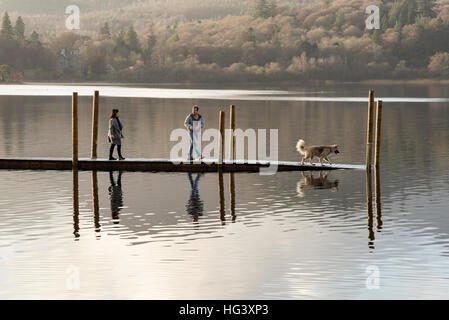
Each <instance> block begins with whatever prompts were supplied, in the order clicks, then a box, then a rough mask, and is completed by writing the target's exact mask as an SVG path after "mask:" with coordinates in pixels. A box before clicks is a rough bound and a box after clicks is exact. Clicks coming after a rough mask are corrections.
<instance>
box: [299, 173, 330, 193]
mask: <svg viewBox="0 0 449 320" xmlns="http://www.w3.org/2000/svg"><path fill="white" fill-rule="evenodd" d="M301 174H302V177H303V180H302V181H299V182H298V184H297V186H296V191H297V192H298V196H299V197H303V196H304V187H305V186H309V187H311V188H312V189H331V191H332V192H336V191H338V180H333V181H331V180H329V179H328V178H327V176H328V175H329V172H327V173H326V174H323V171H320V176H319V177H318V178H315V177H314V176H313V173H312V172H310V174H309V175H308V176H307V175H305V174H304V171H302V172H301Z"/></svg>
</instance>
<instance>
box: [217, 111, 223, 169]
mask: <svg viewBox="0 0 449 320" xmlns="http://www.w3.org/2000/svg"><path fill="white" fill-rule="evenodd" d="M218 128H219V130H220V137H221V140H220V144H219V146H218V164H222V163H223V151H224V143H225V141H224V140H225V135H224V128H225V113H224V111H220V116H219V124H218Z"/></svg>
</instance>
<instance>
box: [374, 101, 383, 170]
mask: <svg viewBox="0 0 449 320" xmlns="http://www.w3.org/2000/svg"><path fill="white" fill-rule="evenodd" d="M381 128H382V101H381V100H379V101H377V111H376V141H375V145H376V149H375V153H374V166H375V167H376V169H378V168H379V165H380V161H379V160H380V140H381V133H382V129H381Z"/></svg>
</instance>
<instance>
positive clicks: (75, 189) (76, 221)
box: [72, 168, 80, 238]
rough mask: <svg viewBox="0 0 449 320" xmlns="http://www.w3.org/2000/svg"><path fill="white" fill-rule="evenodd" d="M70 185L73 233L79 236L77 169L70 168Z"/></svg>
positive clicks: (76, 236)
mask: <svg viewBox="0 0 449 320" xmlns="http://www.w3.org/2000/svg"><path fill="white" fill-rule="evenodd" d="M72 186H73V194H72V200H73V234H74V236H75V238H79V236H80V234H79V230H80V227H79V224H80V219H79V215H80V203H79V182H78V169H77V168H74V169H73V170H72Z"/></svg>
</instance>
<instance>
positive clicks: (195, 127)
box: [184, 105, 204, 160]
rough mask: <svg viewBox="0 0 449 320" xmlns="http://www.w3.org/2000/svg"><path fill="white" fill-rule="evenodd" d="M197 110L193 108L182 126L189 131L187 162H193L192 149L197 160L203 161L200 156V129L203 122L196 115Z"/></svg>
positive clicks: (201, 118) (195, 107)
mask: <svg viewBox="0 0 449 320" xmlns="http://www.w3.org/2000/svg"><path fill="white" fill-rule="evenodd" d="M199 110H200V108H199V107H198V106H197V105H195V106H193V108H192V113H191V114H189V115H188V116H187V118H186V120H185V121H184V126H185V127H186V128H187V130H189V134H190V149H189V154H188V159H189V160H193V154H192V152H193V149H195V152H196V154H197V156H198V159H203V156H202V154H201V129H203V128H204V120H203V117H202V116H201V115H200V114H199V113H198V112H199Z"/></svg>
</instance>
